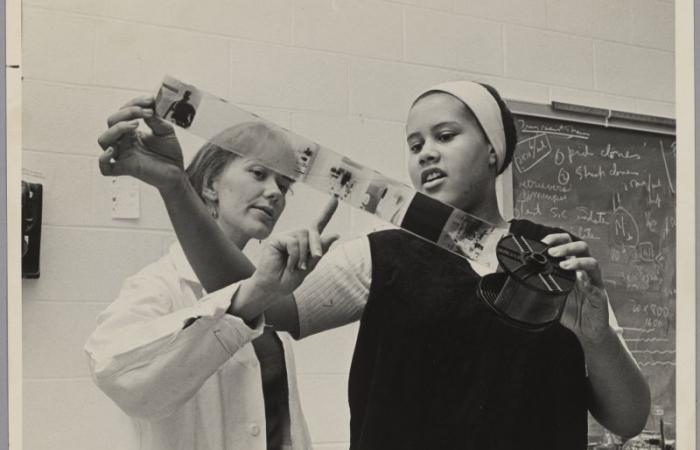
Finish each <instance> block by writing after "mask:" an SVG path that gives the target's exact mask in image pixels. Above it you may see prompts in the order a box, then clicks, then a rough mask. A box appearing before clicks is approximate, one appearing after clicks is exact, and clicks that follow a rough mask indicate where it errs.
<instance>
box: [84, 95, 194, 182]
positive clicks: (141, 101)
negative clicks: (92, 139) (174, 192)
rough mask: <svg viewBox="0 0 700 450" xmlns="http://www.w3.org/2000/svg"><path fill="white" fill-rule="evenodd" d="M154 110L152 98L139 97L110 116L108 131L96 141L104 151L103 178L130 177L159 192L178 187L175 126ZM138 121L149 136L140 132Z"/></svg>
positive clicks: (180, 167) (179, 162)
mask: <svg viewBox="0 0 700 450" xmlns="http://www.w3.org/2000/svg"><path fill="white" fill-rule="evenodd" d="M154 107H155V100H154V98H153V96H143V97H137V98H134V99H132V100H130V101H129V102H127V103H126V104H125V105H124V106H123V107H122V108H120V109H119V110H118V111H117V112H115V113H114V114H112V115H111V116H109V118H108V119H107V126H108V128H107V130H106V131H105V132H104V133H102V134H101V135H100V136H99V138H98V139H97V142H98V144H99V145H100V147H102V149H103V150H104V152H103V153H102V155H101V156H100V158H99V166H100V172H101V173H102V174H103V175H105V176H117V175H130V176H133V177H135V178H138V179H139V180H141V181H144V182H145V183H148V184H150V185H152V186H154V187H156V188H158V189H159V190H164V189H170V188H172V187H175V186H176V185H177V182H178V181H180V179H181V177H182V175H183V158H182V149H181V148H180V143H179V142H178V140H177V136H176V135H175V130H174V129H173V127H172V125H170V123H168V122H166V121H164V120H163V119H161V118H159V117H156V116H155V113H154ZM139 119H143V121H144V122H145V123H146V125H147V126H148V128H149V132H142V131H140V130H138V126H139Z"/></svg>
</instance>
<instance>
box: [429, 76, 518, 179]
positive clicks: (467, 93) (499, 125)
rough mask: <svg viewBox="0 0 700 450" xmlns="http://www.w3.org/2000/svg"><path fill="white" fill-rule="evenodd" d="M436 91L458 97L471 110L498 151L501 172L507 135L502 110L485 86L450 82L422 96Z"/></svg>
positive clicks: (432, 88) (497, 158)
mask: <svg viewBox="0 0 700 450" xmlns="http://www.w3.org/2000/svg"><path fill="white" fill-rule="evenodd" d="M435 91H438V92H445V93H447V94H450V95H453V96H455V97H457V98H458V99H459V100H461V101H462V102H463V103H464V104H465V105H466V106H467V107H468V108H469V109H470V110H471V112H472V113H473V114H474V116H475V117H476V120H477V122H479V125H481V128H482V129H483V130H484V133H485V134H486V139H488V141H489V143H491V145H492V146H493V149H494V150H495V151H496V164H497V167H498V171H499V172H500V171H501V167H503V162H504V161H505V156H506V134H505V131H504V130H503V119H502V118H501V108H500V107H499V106H498V103H497V102H496V99H495V98H494V97H493V95H491V93H490V92H489V91H488V90H487V89H486V88H485V87H484V86H482V85H480V84H478V83H474V82H473V81H450V82H447V83H442V84H438V85H437V86H433V87H431V88H430V89H427V90H425V91H423V92H422V93H421V94H420V95H425V94H427V93H428V92H435ZM420 95H419V97H420Z"/></svg>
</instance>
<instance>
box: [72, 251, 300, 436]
mask: <svg viewBox="0 0 700 450" xmlns="http://www.w3.org/2000/svg"><path fill="white" fill-rule="evenodd" d="M237 289H238V284H233V285H230V286H228V287H226V288H224V289H221V290H219V291H216V292H213V293H211V294H206V293H205V292H204V290H203V289H202V286H201V285H200V284H199V281H198V280H197V277H196V276H195V274H194V272H193V270H192V268H191V266H190V265H189V263H188V262H187V259H186V258H185V255H184V253H183V251H182V249H181V248H180V246H179V245H178V244H174V245H173V246H172V247H171V249H170V251H169V253H168V254H167V255H165V256H164V257H163V258H161V259H160V260H158V261H157V262H155V263H153V264H151V265H149V266H147V267H145V268H144V269H143V270H141V271H140V272H138V273H137V274H136V275H134V276H132V277H129V278H128V279H127V280H126V281H125V282H124V285H123V286H122V289H121V292H120V293H119V296H118V297H117V299H116V300H115V301H114V302H113V303H112V304H111V305H110V306H109V307H108V308H107V309H106V310H105V311H104V312H102V313H101V314H100V315H99V317H98V319H97V322H98V325H97V328H96V329H95V331H94V332H93V333H92V335H91V336H90V337H89V339H88V341H87V343H86V345H85V350H86V352H87V354H88V357H89V363H90V370H91V373H92V376H93V379H94V380H95V383H96V384H97V386H99V388H100V389H102V391H104V392H105V393H106V394H107V395H108V396H109V397H110V398H111V399H112V400H113V401H114V402H115V403H116V404H117V405H118V406H119V407H120V408H121V409H122V410H123V411H124V412H125V413H126V414H127V415H128V416H129V417H128V418H126V420H124V421H123V425H125V427H124V433H123V437H124V438H125V441H126V442H125V443H120V444H119V447H118V448H120V449H127V450H131V449H134V450H135V449H143V450H145V449H148V450H166V449H167V450H178V449H182V450H229V449H246V450H248V449H261V450H264V449H266V429H265V406H264V399H263V391H262V379H261V374H260V364H259V362H258V359H257V356H256V354H255V350H254V349H253V346H252V344H251V340H252V339H254V338H255V337H257V336H259V335H260V334H261V333H262V329H263V326H264V324H263V320H262V317H261V318H260V319H259V320H258V322H257V324H256V325H255V327H254V328H250V327H249V326H248V325H246V324H245V322H244V321H243V320H242V319H240V318H238V317H236V316H233V315H231V314H227V313H226V310H227V309H228V307H229V306H230V304H231V299H232V297H233V294H234V293H235V292H236V290H237ZM280 338H281V340H282V343H283V347H284V354H285V363H286V368H287V379H288V384H289V410H290V411H289V417H290V421H289V424H287V426H288V428H289V429H288V433H287V434H288V436H290V439H291V442H290V443H289V445H288V446H287V447H286V448H289V449H295V450H296V449H299V450H302V449H303V450H306V449H308V448H310V447H311V440H310V437H309V433H308V429H307V426H306V422H305V420H304V417H303V415H302V412H301V407H300V401H299V394H298V391H297V386H296V376H295V373H296V371H295V365H294V359H293V356H292V349H291V346H290V340H289V337H288V336H287V335H286V334H285V333H280Z"/></svg>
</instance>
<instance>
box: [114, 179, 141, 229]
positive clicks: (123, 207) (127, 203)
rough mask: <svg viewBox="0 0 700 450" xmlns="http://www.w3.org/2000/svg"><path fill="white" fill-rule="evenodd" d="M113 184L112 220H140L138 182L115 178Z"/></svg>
mask: <svg viewBox="0 0 700 450" xmlns="http://www.w3.org/2000/svg"><path fill="white" fill-rule="evenodd" d="M111 183H112V185H111V190H110V193H111V196H112V219H138V218H139V216H140V212H141V207H140V188H139V182H138V180H135V179H133V178H130V177H115V178H112V181H111Z"/></svg>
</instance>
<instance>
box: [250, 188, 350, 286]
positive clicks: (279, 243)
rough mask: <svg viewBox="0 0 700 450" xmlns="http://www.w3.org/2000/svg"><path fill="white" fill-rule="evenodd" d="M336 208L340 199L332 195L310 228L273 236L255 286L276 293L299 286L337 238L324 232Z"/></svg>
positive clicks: (255, 274) (264, 253) (256, 273)
mask: <svg viewBox="0 0 700 450" xmlns="http://www.w3.org/2000/svg"><path fill="white" fill-rule="evenodd" d="M337 207H338V200H337V199H336V198H335V197H331V199H330V200H329V201H328V203H326V205H325V207H324V209H323V211H322V212H321V214H320V216H319V217H318V218H317V219H316V220H315V221H314V222H313V224H312V226H311V227H309V228H307V229H302V230H297V231H293V232H290V233H283V234H280V235H275V236H272V237H270V239H269V240H268V241H267V242H266V243H265V245H264V247H263V250H262V254H261V257H260V260H259V262H258V266H257V269H256V271H255V273H254V274H253V276H252V278H251V281H252V282H253V284H254V285H255V286H256V289H260V290H261V291H262V292H265V293H269V294H270V295H273V296H274V295H275V294H277V295H286V294H290V293H292V292H293V291H294V290H295V289H296V288H297V287H299V285H300V284H301V282H302V281H304V278H306V276H307V275H308V274H309V273H310V272H311V271H312V270H313V269H314V267H316V264H317V263H318V261H319V260H320V259H321V257H322V256H323V255H324V254H325V253H326V251H328V248H329V247H330V246H331V244H332V243H333V242H334V241H335V240H337V239H338V235H324V236H322V235H321V233H323V230H324V228H325V227H326V225H327V224H328V222H329V221H330V220H331V217H333V213H334V212H335V210H336V208H337Z"/></svg>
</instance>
